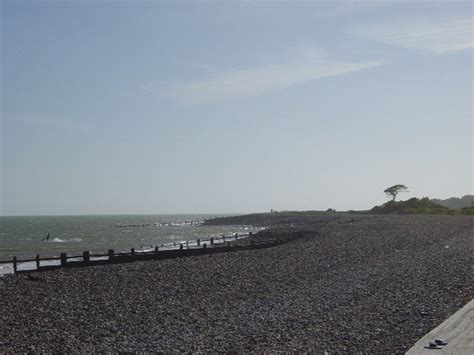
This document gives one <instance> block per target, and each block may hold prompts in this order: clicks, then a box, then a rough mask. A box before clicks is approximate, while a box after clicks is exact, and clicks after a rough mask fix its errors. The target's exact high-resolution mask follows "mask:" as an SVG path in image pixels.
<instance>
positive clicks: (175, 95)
mask: <svg viewBox="0 0 474 355" xmlns="http://www.w3.org/2000/svg"><path fill="white" fill-rule="evenodd" d="M381 64H382V62H380V61H365V62H344V61H329V60H324V59H319V58H317V59H316V58H314V56H311V55H308V52H307V53H306V54H304V55H302V56H301V58H299V60H293V61H291V62H289V63H286V64H278V65H277V64H275V65H268V66H263V67H258V68H250V69H234V70H229V71H226V72H224V73H221V74H218V75H216V76H214V77H211V78H207V79H201V80H197V81H189V82H181V83H175V84H172V85H167V86H163V85H160V87H159V88H158V94H159V95H160V96H164V97H169V98H172V99H175V100H177V101H180V102H191V103H199V102H215V101H226V100H236V99H241V98H246V97H254V96H259V95H264V94H268V93H271V92H274V91H279V90H283V89H286V88H289V87H291V86H294V85H298V84H302V83H305V82H308V81H312V80H316V79H319V78H323V77H330V76H336V75H342V74H347V73H351V72H355V71H359V70H364V69H368V68H372V67H376V66H379V65H381Z"/></svg>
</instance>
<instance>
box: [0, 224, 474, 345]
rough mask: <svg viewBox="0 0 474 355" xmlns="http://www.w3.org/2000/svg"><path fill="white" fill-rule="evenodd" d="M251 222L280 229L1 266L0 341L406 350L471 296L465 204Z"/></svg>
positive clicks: (473, 248) (472, 253)
mask: <svg viewBox="0 0 474 355" xmlns="http://www.w3.org/2000/svg"><path fill="white" fill-rule="evenodd" d="M252 218H253V219H252V220H251V221H250V220H249V221H247V222H249V223H248V224H258V223H259V221H258V217H252ZM245 222H246V220H245V218H244V217H242V218H241V219H239V223H238V224H246V223H245ZM223 223H224V222H223ZM260 224H262V225H266V226H268V227H269V228H268V229H267V230H264V231H262V232H259V233H257V234H256V235H255V236H254V237H253V238H255V239H262V240H269V239H275V238H286V239H289V241H288V242H287V243H285V244H282V245H279V246H277V247H273V248H268V249H261V250H251V251H239V252H229V253H223V254H214V255H203V256H196V257H188V258H178V259H171V260H158V261H140V262H134V263H128V264H114V265H101V266H93V267H84V268H74V269H58V270H54V271H47V272H41V273H31V274H29V275H26V274H19V275H7V276H5V277H3V278H0V353H5V352H115V351H127V352H128V351H130V352H136V351H150V352H171V351H175V352H176V351H177V352H261V351H298V352H301V351H315V352H329V353H333V352H349V353H354V352H370V353H384V354H390V353H391V354H403V353H404V352H405V351H407V350H408V349H409V348H410V347H411V346H412V345H413V344H414V343H415V342H416V341H417V340H418V339H419V338H421V337H422V336H423V335H424V334H426V333H427V332H428V331H430V330H431V329H432V328H434V327H435V326H436V325H438V324H440V323H441V322H442V321H443V320H444V319H446V318H447V317H448V316H449V315H451V314H452V313H454V312H455V311H456V310H458V309H459V308H461V307H462V306H463V305H464V304H466V303H467V302H469V301H470V300H471V299H472V298H473V297H474V267H473V265H474V218H473V217H471V216H370V215H368V216H357V215H354V216H336V215H335V216H321V217H305V218H298V217H294V218H291V220H288V219H284V218H282V219H280V220H279V219H278V217H272V219H271V220H268V219H265V220H261V221H260Z"/></svg>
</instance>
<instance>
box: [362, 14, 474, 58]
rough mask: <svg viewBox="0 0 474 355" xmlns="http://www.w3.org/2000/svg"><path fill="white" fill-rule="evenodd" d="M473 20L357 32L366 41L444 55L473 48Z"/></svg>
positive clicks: (405, 22)
mask: <svg viewBox="0 0 474 355" xmlns="http://www.w3.org/2000/svg"><path fill="white" fill-rule="evenodd" d="M472 27H473V20H472V19H471V18H457V19H448V20H446V19H445V20H438V21H435V20H428V19H416V20H415V19H410V20H397V21H392V22H388V23H383V24H382V23H380V24H372V25H368V26H363V27H359V28H358V29H356V30H355V31H354V32H355V33H356V34H357V35H359V36H361V37H364V38H368V39H371V40H374V41H377V42H381V43H385V44H388V45H393V46H400V47H405V48H413V49H420V50H426V51H430V52H434V53H437V54H442V53H446V52H451V51H459V50H463V49H468V48H472V47H473V46H474V42H473V34H472Z"/></svg>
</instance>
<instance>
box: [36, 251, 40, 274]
mask: <svg viewBox="0 0 474 355" xmlns="http://www.w3.org/2000/svg"><path fill="white" fill-rule="evenodd" d="M39 269H40V256H39V255H38V254H36V270H39Z"/></svg>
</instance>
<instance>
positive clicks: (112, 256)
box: [108, 249, 114, 260]
mask: <svg viewBox="0 0 474 355" xmlns="http://www.w3.org/2000/svg"><path fill="white" fill-rule="evenodd" d="M108 254H109V260H112V259H113V258H114V250H113V249H109V251H108Z"/></svg>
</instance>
